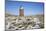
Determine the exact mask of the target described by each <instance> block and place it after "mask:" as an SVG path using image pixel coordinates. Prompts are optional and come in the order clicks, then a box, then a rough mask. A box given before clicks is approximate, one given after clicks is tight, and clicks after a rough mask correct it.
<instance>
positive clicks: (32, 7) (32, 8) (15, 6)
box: [6, 1, 44, 16]
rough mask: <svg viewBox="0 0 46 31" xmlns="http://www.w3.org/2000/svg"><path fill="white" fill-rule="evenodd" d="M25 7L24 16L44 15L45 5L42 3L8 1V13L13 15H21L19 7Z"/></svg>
mask: <svg viewBox="0 0 46 31" xmlns="http://www.w3.org/2000/svg"><path fill="white" fill-rule="evenodd" d="M21 5H22V6H23V7H24V15H25V16H29V15H36V14H43V11H44V3H40V2H24V1H23V2H21V1H6V12H7V13H11V14H13V15H19V7H20V6H21Z"/></svg>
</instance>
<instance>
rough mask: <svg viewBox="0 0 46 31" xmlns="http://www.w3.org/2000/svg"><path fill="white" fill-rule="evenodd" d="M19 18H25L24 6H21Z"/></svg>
mask: <svg viewBox="0 0 46 31" xmlns="http://www.w3.org/2000/svg"><path fill="white" fill-rule="evenodd" d="M19 16H24V8H23V6H20V8H19Z"/></svg>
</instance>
